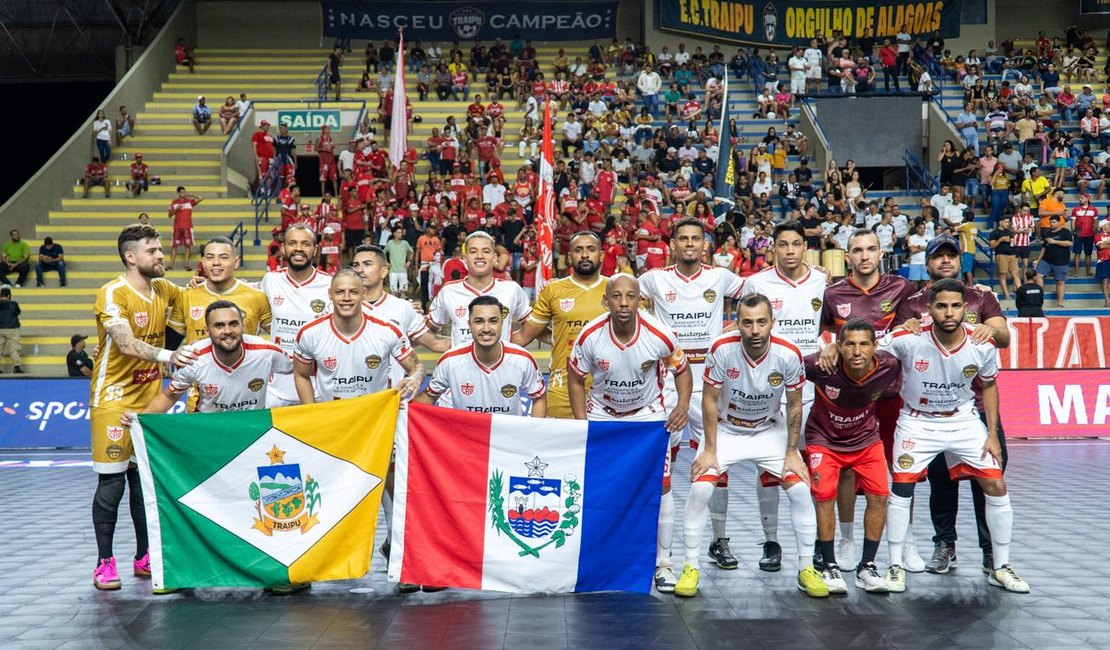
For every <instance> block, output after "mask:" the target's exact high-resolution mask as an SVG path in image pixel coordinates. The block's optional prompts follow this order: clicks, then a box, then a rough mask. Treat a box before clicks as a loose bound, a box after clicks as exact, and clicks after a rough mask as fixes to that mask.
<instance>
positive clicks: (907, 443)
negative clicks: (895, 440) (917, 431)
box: [902, 438, 917, 451]
mask: <svg viewBox="0 0 1110 650" xmlns="http://www.w3.org/2000/svg"><path fill="white" fill-rule="evenodd" d="M916 446H917V443H916V442H914V441H913V440H910V439H909V438H906V439H905V440H903V441H902V449H903V450H904V451H913V448H914V447H916Z"/></svg>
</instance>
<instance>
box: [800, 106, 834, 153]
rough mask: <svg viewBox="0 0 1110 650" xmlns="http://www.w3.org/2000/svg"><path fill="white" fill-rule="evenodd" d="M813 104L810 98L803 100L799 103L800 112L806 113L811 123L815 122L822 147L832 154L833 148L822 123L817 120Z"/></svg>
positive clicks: (814, 127) (815, 128)
mask: <svg viewBox="0 0 1110 650" xmlns="http://www.w3.org/2000/svg"><path fill="white" fill-rule="evenodd" d="M812 102H813V99H811V98H809V97H804V98H802V101H800V102H799V103H798V106H799V110H802V111H805V114H806V115H807V116H809V119H810V121H811V122H813V129H814V130H815V131H816V132H817V137H818V139H820V140H821V145H822V146H823V147H825V149H826V150H827V151H830V152H831V151H832V147H831V146H829V138H828V136H826V135H825V129H823V128H821V122H820V121H818V119H817V111H815V110H813V106H812V105H811V104H812Z"/></svg>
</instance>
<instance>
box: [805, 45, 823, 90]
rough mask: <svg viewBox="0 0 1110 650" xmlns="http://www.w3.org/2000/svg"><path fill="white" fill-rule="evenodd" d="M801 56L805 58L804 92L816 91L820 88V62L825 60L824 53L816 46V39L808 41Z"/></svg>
mask: <svg viewBox="0 0 1110 650" xmlns="http://www.w3.org/2000/svg"><path fill="white" fill-rule="evenodd" d="M802 56H803V57H804V58H805V60H806V92H807V93H809V92H817V91H819V90H820V89H821V74H822V72H823V70H822V66H821V64H822V63H823V62H824V60H825V53H824V52H822V51H821V48H820V47H818V42H817V39H813V40H812V41H810V43H809V47H807V48H806V51H805V52H804V53H803V54H802ZM811 88H812V90H810V89H811Z"/></svg>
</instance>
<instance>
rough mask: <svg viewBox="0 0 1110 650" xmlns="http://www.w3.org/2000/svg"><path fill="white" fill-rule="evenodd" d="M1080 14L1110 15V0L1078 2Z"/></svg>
mask: <svg viewBox="0 0 1110 650" xmlns="http://www.w3.org/2000/svg"><path fill="white" fill-rule="evenodd" d="M1079 13H1081V14H1110V0H1079Z"/></svg>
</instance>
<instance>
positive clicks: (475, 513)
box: [389, 403, 668, 593]
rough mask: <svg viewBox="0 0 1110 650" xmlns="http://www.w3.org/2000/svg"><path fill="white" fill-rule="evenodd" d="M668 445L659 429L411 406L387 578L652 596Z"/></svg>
mask: <svg viewBox="0 0 1110 650" xmlns="http://www.w3.org/2000/svg"><path fill="white" fill-rule="evenodd" d="M667 438H668V436H667V432H666V429H665V427H664V425H663V422H587V421H584V420H569V421H568V420H555V419H533V418H524V417H516V416H511V415H500V414H489V413H477V412H469V411H459V410H453V409H444V408H439V407H435V406H427V405H424V404H417V403H410V404H409V406H408V407H407V408H406V409H405V410H403V411H402V412H401V415H400V416H399V417H398V419H397V436H396V449H397V455H396V466H395V467H396V470H395V471H396V474H395V489H394V499H393V544H392V553H391V555H390V562H389V579H390V580H393V581H400V582H412V583H417V584H430V585H440V586H446V587H459V588H465V589H484V590H493V591H509V592H575V591H578V592H581V591H635V592H641V593H648V592H649V591H650V590H651V585H652V581H653V571H654V567H655V538H656V527H657V522H658V518H659V500H660V491H661V488H662V483H663V461H664V455H665V454H666V450H667ZM614 558H620V559H619V561H614Z"/></svg>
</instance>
